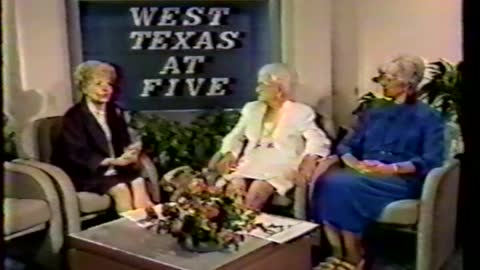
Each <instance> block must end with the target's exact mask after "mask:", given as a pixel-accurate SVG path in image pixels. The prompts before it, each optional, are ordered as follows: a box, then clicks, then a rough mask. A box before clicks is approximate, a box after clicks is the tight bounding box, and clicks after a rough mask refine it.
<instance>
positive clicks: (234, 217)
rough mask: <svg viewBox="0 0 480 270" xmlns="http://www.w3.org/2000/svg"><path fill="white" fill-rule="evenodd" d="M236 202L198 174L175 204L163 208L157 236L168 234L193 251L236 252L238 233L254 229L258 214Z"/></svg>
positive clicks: (241, 238) (240, 235)
mask: <svg viewBox="0 0 480 270" xmlns="http://www.w3.org/2000/svg"><path fill="white" fill-rule="evenodd" d="M237 201H238V200H236V198H233V197H230V196H227V195H226V194H225V193H224V192H223V190H221V189H219V188H217V187H214V186H208V185H207V181H206V178H205V177H203V174H202V173H197V174H196V175H195V176H194V178H192V179H191V182H190V184H189V185H188V187H187V188H186V189H184V190H183V191H182V192H181V194H178V196H176V199H175V201H173V202H169V203H165V204H164V205H163V208H162V216H163V217H162V218H161V219H158V222H157V224H156V229H157V232H158V233H169V234H171V235H172V236H173V237H175V238H177V240H178V242H179V243H180V244H181V245H182V246H183V247H185V248H187V249H189V250H193V251H199V252H206V251H212V250H219V249H227V248H230V247H235V248H236V249H238V247H239V243H240V242H241V241H243V239H244V237H243V235H242V234H239V232H240V231H249V230H251V229H253V228H255V227H256V224H255V218H256V216H257V213H256V212H255V211H253V210H250V209H247V208H245V207H244V206H243V205H242V204H240V203H237ZM147 214H148V211H147Z"/></svg>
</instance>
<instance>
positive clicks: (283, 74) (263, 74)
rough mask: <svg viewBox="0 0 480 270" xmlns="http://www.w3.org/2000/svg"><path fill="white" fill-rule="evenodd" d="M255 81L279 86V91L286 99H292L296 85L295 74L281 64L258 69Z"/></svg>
mask: <svg viewBox="0 0 480 270" xmlns="http://www.w3.org/2000/svg"><path fill="white" fill-rule="evenodd" d="M257 81H258V82H263V83H267V84H269V83H276V84H279V85H280V88H281V90H282V91H283V92H284V93H285V94H286V95H287V96H288V97H292V96H293V90H294V87H295V84H296V83H297V73H296V72H295V71H294V70H293V69H291V68H290V67H288V66H287V65H285V64H283V63H271V64H267V65H264V66H263V67H261V68H260V70H259V71H258V79H257Z"/></svg>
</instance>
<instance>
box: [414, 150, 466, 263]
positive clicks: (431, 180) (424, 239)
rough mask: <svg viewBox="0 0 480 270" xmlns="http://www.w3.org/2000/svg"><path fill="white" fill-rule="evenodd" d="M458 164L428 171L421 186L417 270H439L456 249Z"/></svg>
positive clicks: (451, 162)
mask: <svg viewBox="0 0 480 270" xmlns="http://www.w3.org/2000/svg"><path fill="white" fill-rule="evenodd" d="M459 163H460V162H459V161H458V160H456V159H454V160H451V161H449V162H448V163H447V164H446V165H444V166H442V167H438V168H435V169H433V170H431V171H430V172H429V174H428V175H427V177H426V179H425V183H424V186H423V191H422V196H421V202H420V214H419V215H420V216H419V222H418V225H417V226H418V237H417V247H418V248H417V251H418V254H417V258H419V259H417V268H416V269H438V268H439V267H440V266H441V265H442V264H443V263H444V262H445V260H446V259H447V258H448V257H449V256H450V255H451V254H452V253H453V252H454V249H455V229H456V228H455V227H456V217H457V200H458V182H459Z"/></svg>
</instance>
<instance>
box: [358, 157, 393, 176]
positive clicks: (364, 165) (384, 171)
mask: <svg viewBox="0 0 480 270" xmlns="http://www.w3.org/2000/svg"><path fill="white" fill-rule="evenodd" d="M359 163H360V165H359V166H360V168H361V169H362V170H363V171H362V172H364V173H368V174H374V175H380V176H391V175H396V174H398V169H397V167H396V166H395V165H394V164H385V163H383V162H380V161H378V160H364V161H360V162H359Z"/></svg>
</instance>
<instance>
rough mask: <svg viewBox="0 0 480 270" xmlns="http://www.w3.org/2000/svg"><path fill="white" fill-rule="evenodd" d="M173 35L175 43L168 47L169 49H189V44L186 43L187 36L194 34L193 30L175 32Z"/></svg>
mask: <svg viewBox="0 0 480 270" xmlns="http://www.w3.org/2000/svg"><path fill="white" fill-rule="evenodd" d="M174 34H175V36H176V37H177V43H176V44H175V45H173V46H172V47H171V48H170V49H171V50H179V49H182V50H190V49H191V48H190V45H188V43H187V41H188V39H189V38H191V37H192V36H194V35H195V32H193V31H188V32H175V33H174Z"/></svg>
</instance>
